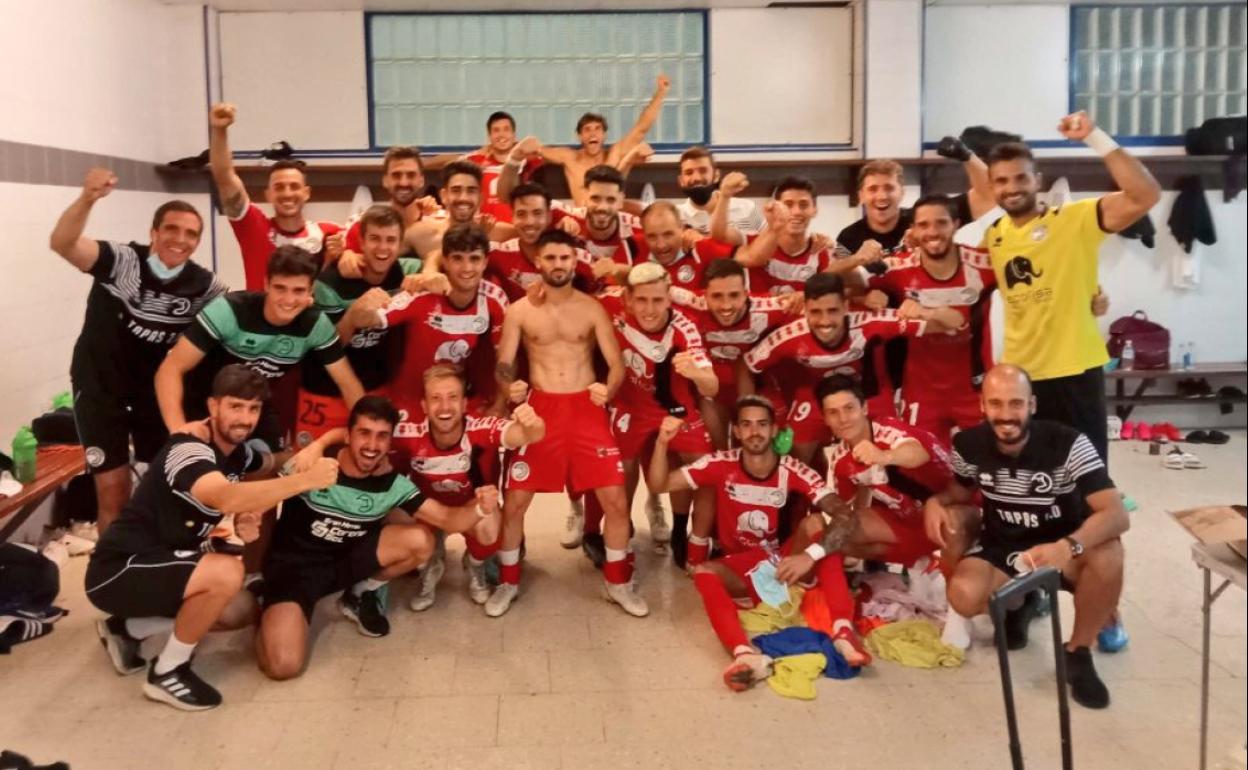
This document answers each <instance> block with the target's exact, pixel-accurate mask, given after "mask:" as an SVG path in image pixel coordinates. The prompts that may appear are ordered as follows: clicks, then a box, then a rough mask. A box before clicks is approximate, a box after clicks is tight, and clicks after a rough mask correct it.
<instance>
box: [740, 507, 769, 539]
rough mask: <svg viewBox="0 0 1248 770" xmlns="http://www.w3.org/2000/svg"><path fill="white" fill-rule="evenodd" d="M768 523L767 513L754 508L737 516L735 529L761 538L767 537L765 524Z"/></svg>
mask: <svg viewBox="0 0 1248 770" xmlns="http://www.w3.org/2000/svg"><path fill="white" fill-rule="evenodd" d="M770 523H771V520H770V519H769V518H768V517H767V514H766V513H763V512H762V511H760V510H758V509H757V508H755V509H753V510H749V511H746V512H745V513H742V514H741V515H740V516H738V517H737V531H738V532H741V533H745V534H750V535H754V536H755V537H757V538H758V539H760V540H761V539H763V538H765V537H767V529H768V527H767V525H768V524H770Z"/></svg>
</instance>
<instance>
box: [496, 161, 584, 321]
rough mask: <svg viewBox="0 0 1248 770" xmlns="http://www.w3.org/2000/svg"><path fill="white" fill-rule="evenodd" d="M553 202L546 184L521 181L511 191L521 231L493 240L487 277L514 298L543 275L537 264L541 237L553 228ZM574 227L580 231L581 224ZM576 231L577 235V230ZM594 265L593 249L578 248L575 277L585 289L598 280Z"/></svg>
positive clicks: (515, 222) (516, 298) (516, 225)
mask: <svg viewBox="0 0 1248 770" xmlns="http://www.w3.org/2000/svg"><path fill="white" fill-rule="evenodd" d="M550 204H551V200H550V193H548V192H546V188H544V187H542V186H541V185H539V184H536V183H532V182H527V183H525V184H522V185H519V186H518V187H516V188H515V189H514V190H512V191H511V207H510V208H511V211H512V224H513V225H514V226H515V228H516V233H517V235H516V237H515V238H512V239H511V240H507V241H503V242H502V243H492V244H490V266H489V270H488V273H487V277H488V278H489V279H490V280H492V281H494V282H495V283H497V284H498V285H499V286H501V287H503V291H505V292H507V298H508V299H510V300H511V301H512V302H515V301H516V300H518V299H520V298H521V297H523V296H524V295H525V292H526V291H528V289H529V287H530V286H534V285H538V284H540V283H541V280H542V275H541V271H540V270H539V269H538V266H537V239H538V238H540V237H541V236H542V233H544V232H546V231H547V230H548V229H550ZM563 222H565V223H569V224H574V223H573V220H571V219H566V218H565V219H564V220H563ZM561 225H562V223H561ZM562 229H567V228H566V227H564V228H562ZM573 229H575V230H577V232H579V227H576V228H573ZM572 234H573V235H576V232H573V233H572ZM592 265H593V257H592V256H590V254H589V252H588V251H585V250H584V249H580V248H578V249H577V264H576V276H575V278H574V279H573V281H574V283H576V284H578V288H579V289H581V290H582V291H590V290H592V288H593V286H594V284H595V283H596V281H595V279H594V272H593V267H592Z"/></svg>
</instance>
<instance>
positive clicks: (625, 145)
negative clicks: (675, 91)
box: [611, 75, 672, 160]
mask: <svg viewBox="0 0 1248 770" xmlns="http://www.w3.org/2000/svg"><path fill="white" fill-rule="evenodd" d="M671 87H672V81H671V78H669V77H668V76H667V75H659V77H658V79H657V80H656V81H655V85H654V96H652V97H650V103H649V104H647V105H646V108H645V109H644V110H642V111H641V114H640V115H638V116H637V122H636V123H634V124H633V127H632V128H630V129H629V130H628V133H627V134H625V135H624V136H623V138H621V139H620V141H619V142H618V143H617V144H616V145H615V147H612V148H611V151H612V152H614V153H619V154H620V156H621V160H622V159H623V156H625V155H627V154H628V152H629V150H632V149H633V148H634V147H636V146H637V145H639V144H641V142H642V141H643V140H645V138H646V132H647V131H649V130H650V127H651V126H653V125H654V121H656V120H658V119H659V113H660V112H661V111H662V110H663V100H664V99H665V98H666V97H667V91H668V89H669V88H671Z"/></svg>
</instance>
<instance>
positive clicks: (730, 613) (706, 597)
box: [693, 572, 750, 652]
mask: <svg viewBox="0 0 1248 770" xmlns="http://www.w3.org/2000/svg"><path fill="white" fill-rule="evenodd" d="M693 587H694V588H696V589H698V593H700V594H702V604H703V605H704V606H705V607H706V616H707V617H708V618H710V619H711V628H713V629H715V635H716V636H718V637H719V641H720V642H721V643H722V644H723V645H724V648H725V649H727V650H728V652H732V651H733V650H735V649H736V648H737V647H738V646H740V645H743V644H744V645H748V644H749V643H750V640H749V638H748V637H746V635H745V629H744V628H742V627H741V619H740V618H739V617H737V605H736V603H735V602H733V601H732V597H731V596H729V595H728V589H727V588H724V583H723V581H721V580H720V579H719V577H718V576H716V575H713V574H711V573H710V572H695V573H693Z"/></svg>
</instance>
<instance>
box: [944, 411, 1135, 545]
mask: <svg viewBox="0 0 1248 770" xmlns="http://www.w3.org/2000/svg"><path fill="white" fill-rule="evenodd" d="M952 461H953V472H954V475H955V477H956V478H957V480H958V482H959V483H961V484H963V485H964V486H967V487H971V488H978V489H979V490H980V492H981V493H982V495H983V510H984V525H983V533H982V535H981V536H980V539H981V542H982V543H983V544H984V545H1008V546H1010V547H1012V548H1030V547H1031V546H1034V545H1038V544H1040V543H1051V542H1054V541H1056V540H1059V539H1061V538H1063V537H1065V536H1067V535H1069V534H1071V533H1072V532H1074V531H1075V530H1076V529H1078V528H1079V526H1080V525H1081V524H1082V523H1083V521H1084V519H1086V518H1087V516H1088V504H1087V497H1088V495H1091V494H1093V493H1095V492H1100V491H1101V490H1104V489H1112V488H1113V486H1114V482H1113V481H1111V480H1110V478H1109V472H1108V471H1107V470H1106V469H1105V463H1104V462H1102V461H1101V458H1100V455H1098V454H1097V453H1096V448H1095V447H1093V446H1092V442H1091V441H1089V440H1088V437H1087V436H1085V435H1083V434H1082V433H1080V432H1079V431H1077V430H1075V429H1074V428H1071V427H1069V426H1067V425H1063V424H1062V423H1059V422H1053V421H1050V420H1033V421H1032V423H1031V433H1030V435H1029V437H1028V439H1027V444H1026V445H1025V446H1024V447H1023V451H1022V452H1021V453H1020V454H1019V456H1018V457H1010V456H1008V455H1005V454H1002V453H1001V452H1000V451H998V449H997V442H996V437H995V436H994V434H993V431H992V426H991V425H989V424H988V423H983V424H981V425H977V426H975V427H974V428H971V429H970V430H964V431H962V432H960V433H958V434H957V435H956V436H954V437H953V457H952Z"/></svg>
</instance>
